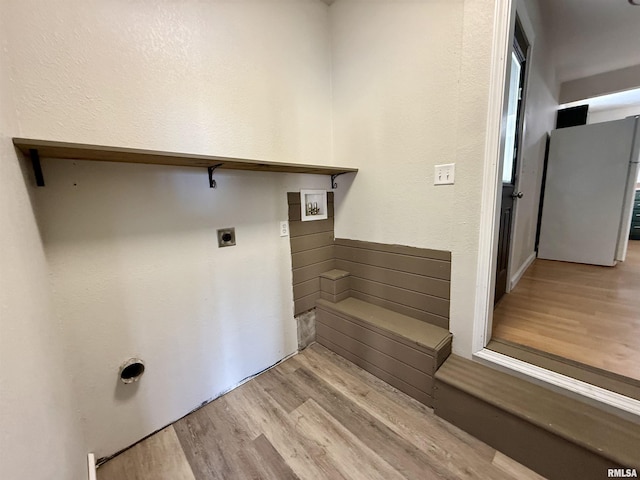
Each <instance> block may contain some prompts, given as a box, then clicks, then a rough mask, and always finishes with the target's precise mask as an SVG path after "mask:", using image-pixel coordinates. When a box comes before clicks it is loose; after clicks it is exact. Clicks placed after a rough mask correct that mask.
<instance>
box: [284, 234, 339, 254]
mask: <svg viewBox="0 0 640 480" xmlns="http://www.w3.org/2000/svg"><path fill="white" fill-rule="evenodd" d="M290 242H291V253H292V254H293V253H299V252H304V251H305V250H312V249H314V248H322V247H328V246H330V245H333V232H321V233H315V234H312V235H303V236H301V237H295V238H291V239H290Z"/></svg>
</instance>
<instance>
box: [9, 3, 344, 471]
mask: <svg viewBox="0 0 640 480" xmlns="http://www.w3.org/2000/svg"><path fill="white" fill-rule="evenodd" d="M327 8H328V7H327V6H326V5H325V4H323V3H321V2H319V1H316V0H295V1H293V0H292V1H264V0H259V1H258V0H255V1H249V0H246V1H245V0H236V1H231V2H230V1H207V2H201V1H187V2H173V1H160V2H157V1H136V2H129V1H122V0H116V1H111V0H109V1H96V2H84V1H79V0H77V1H72V0H67V1H54V2H39V1H35V0H27V1H23V2H12V3H10V5H9V11H8V18H9V19H10V28H9V32H8V33H9V34H10V39H11V42H10V48H11V61H12V64H11V67H12V72H13V76H14V79H15V90H14V92H15V107H16V110H17V112H18V118H19V121H20V131H19V132H15V133H19V134H20V135H22V136H27V137H36V138H38V137H41V138H45V139H54V140H62V141H76V142H86V143H103V144H110V145H119V146H131V147H141V148H152V149H160V150H162V149H164V150H173V151H192V152H201V153H209V154H216V155H228V156H239V157H247V158H264V159H266V160H275V161H287V162H308V163H320V164H322V163H328V162H329V157H330V148H331V140H330V139H331V121H330V108H331V102H330V94H331V92H330V56H329V53H330V52H329V41H328V27H327ZM14 168H15V165H14ZM43 169H44V174H45V181H46V183H47V186H46V187H45V188H43V189H37V190H35V191H34V201H35V205H36V208H35V210H36V214H37V217H38V221H39V228H40V231H41V234H42V239H43V242H44V254H45V255H46V259H47V262H48V267H49V271H50V273H49V280H50V282H51V288H52V290H53V292H54V296H53V297H54V306H55V317H54V316H53V315H51V318H50V321H51V322H56V321H57V322H59V324H60V325H61V326H62V328H63V329H64V333H65V342H66V351H67V355H68V358H69V365H70V367H69V370H68V371H66V372H65V373H61V375H63V376H64V378H65V379H67V383H68V379H69V378H71V379H72V381H73V388H71V389H69V388H68V385H67V387H64V386H63V387H61V388H63V390H64V391H65V392H66V391H70V392H71V393H72V394H73V404H74V405H75V408H77V410H78V413H79V416H80V417H81V418H82V425H83V428H84V432H85V434H86V438H87V451H95V452H96V453H97V455H98V456H104V455H109V454H112V453H114V452H116V451H117V450H119V449H121V448H123V447H126V446H127V445H129V444H131V443H133V442H135V441H137V440H139V439H140V438H142V437H144V436H145V435H147V434H149V433H151V432H152V431H154V430H155V429H158V428H160V427H161V426H163V425H165V424H167V423H169V422H171V421H173V420H175V419H177V418H179V417H180V416H182V415H184V414H186V413H187V412H188V411H190V410H191V409H193V408H195V407H196V406H198V405H199V404H200V403H201V402H203V401H206V400H208V399H210V398H212V397H214V396H217V395H218V394H220V393H221V392H223V391H225V390H227V389H229V388H230V387H232V386H233V385H235V384H236V383H237V382H239V381H240V380H242V379H243V378H245V377H246V376H248V375H251V374H254V373H256V372H258V371H260V370H262V369H264V368H266V367H268V366H269V365H271V364H273V363H275V362H277V361H278V360H280V359H281V358H283V357H284V356H286V355H288V354H290V353H292V352H294V351H295V350H296V348H297V344H296V326H295V321H294V319H293V302H292V296H291V263H290V257H289V245H288V239H287V238H281V237H280V236H279V225H278V221H279V220H285V219H286V218H287V203H286V192H287V190H299V189H300V188H327V187H328V185H329V180H328V179H327V177H324V176H322V177H312V176H307V177H305V176H295V175H283V174H263V173H251V172H244V173H243V172H230V173H224V172H221V173H220V174H217V181H218V188H217V189H216V190H212V189H209V188H208V182H207V174H206V170H205V169H188V168H186V169H185V168H173V167H161V166H146V165H127V164H122V165H120V164H110V163H88V162H72V161H59V162H54V161H47V160H45V161H44V162H43ZM18 187H20V182H18ZM18 187H16V188H18ZM21 188H22V189H24V186H22V187H21ZM25 208H26V207H25ZM228 226H235V227H236V235H237V246H235V247H232V248H225V249H218V248H217V243H216V229H217V228H221V227H228ZM36 251H37V250H36ZM40 255H42V250H40ZM39 268H41V269H42V268H44V267H43V265H40V266H39ZM38 272H39V274H40V275H39V281H40V282H44V281H46V280H47V278H46V276H45V274H44V270H38ZM55 318H57V320H55ZM45 321H46V320H45ZM30 350H32V349H29V351H30ZM25 351H26V349H25ZM131 356H139V357H141V358H143V359H144V360H145V361H146V363H147V372H146V373H145V375H144V377H143V378H142V379H141V381H140V382H139V383H138V384H134V385H130V386H126V387H125V386H124V385H122V384H120V383H119V382H118V381H117V372H118V367H119V365H120V364H121V363H122V362H123V361H124V360H126V359H127V358H129V357H131ZM43 363H45V364H46V365H45V368H49V367H51V368H54V365H55V359H54V360H52V363H50V364H47V362H43ZM60 371H61V372H62V369H61V368H60ZM53 378H56V377H53ZM39 388H40V387H38V389H39ZM37 391H39V390H37ZM42 393H43V395H41V398H40V401H47V400H46V399H47V395H44V392H42ZM61 431H62V432H64V430H61ZM60 478H62V477H60ZM64 478H67V477H64Z"/></svg>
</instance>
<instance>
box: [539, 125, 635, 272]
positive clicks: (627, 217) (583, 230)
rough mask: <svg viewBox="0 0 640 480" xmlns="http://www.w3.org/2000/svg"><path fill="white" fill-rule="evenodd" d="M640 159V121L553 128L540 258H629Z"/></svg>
mask: <svg viewBox="0 0 640 480" xmlns="http://www.w3.org/2000/svg"><path fill="white" fill-rule="evenodd" d="M639 160H640V121H639V119H638V117H629V118H625V119H624V120H616V121H612V122H603V123H594V124H591V125H580V126H577V127H569V128H561V129H557V130H554V131H552V132H551V141H550V144H549V159H548V164H547V178H546V184H545V190H544V201H543V208H542V222H541V224H540V242H539V245H538V258H542V259H548V260H560V261H565V262H577V263H588V264H593V265H606V266H613V265H615V264H616V262H617V261H624V259H625V256H626V253H627V240H628V238H629V230H630V227H631V215H632V211H633V200H634V193H635V188H636V184H637V181H638V161H639Z"/></svg>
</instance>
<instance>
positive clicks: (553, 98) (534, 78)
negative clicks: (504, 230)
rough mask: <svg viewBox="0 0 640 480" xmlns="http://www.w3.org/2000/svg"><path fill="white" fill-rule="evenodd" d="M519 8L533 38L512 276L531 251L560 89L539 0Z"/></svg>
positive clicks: (524, 1)
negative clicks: (521, 193) (525, 16)
mask: <svg viewBox="0 0 640 480" xmlns="http://www.w3.org/2000/svg"><path fill="white" fill-rule="evenodd" d="M518 11H521V12H524V13H525V15H527V17H528V18H529V20H530V22H531V23H530V24H531V26H532V27H533V30H534V35H535V40H534V45H533V48H532V52H531V58H530V61H529V79H528V84H527V97H526V103H525V118H524V135H523V139H522V151H521V157H520V168H519V180H518V185H517V188H518V190H519V191H521V192H523V193H524V196H523V197H522V198H521V199H519V200H517V201H516V220H515V222H514V225H513V229H514V230H513V237H512V247H511V248H512V254H511V266H510V272H511V274H512V278H513V275H515V274H516V273H519V270H521V269H522V268H523V267H524V266H526V262H527V260H530V259H531V256H532V255H533V254H534V249H535V237H536V226H537V222H538V206H539V204H540V184H541V181H542V170H543V166H544V154H545V147H546V139H547V134H548V133H549V132H551V130H553V128H554V125H555V119H556V111H557V109H558V89H559V86H558V81H557V79H556V76H555V70H554V66H553V62H552V61H551V45H550V44H549V38H548V35H547V32H546V30H545V29H544V28H543V19H542V17H541V11H540V6H539V3H538V1H537V0H521V1H520V2H519V3H518Z"/></svg>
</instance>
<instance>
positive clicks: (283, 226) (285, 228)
mask: <svg viewBox="0 0 640 480" xmlns="http://www.w3.org/2000/svg"><path fill="white" fill-rule="evenodd" d="M280 236H281V237H288V236H289V222H280Z"/></svg>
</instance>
